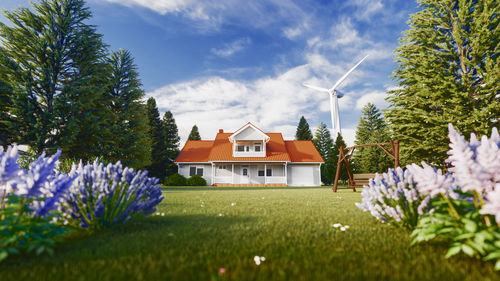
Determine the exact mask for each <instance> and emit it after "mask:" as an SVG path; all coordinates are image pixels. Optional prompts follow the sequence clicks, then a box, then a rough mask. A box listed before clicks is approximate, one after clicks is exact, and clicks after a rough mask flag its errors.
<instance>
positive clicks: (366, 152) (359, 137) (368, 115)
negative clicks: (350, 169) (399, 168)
mask: <svg viewBox="0 0 500 281" xmlns="http://www.w3.org/2000/svg"><path fill="white" fill-rule="evenodd" d="M362 112H363V116H362V117H361V118H360V119H359V124H358V127H357V128H356V140H355V144H356V145H359V144H367V143H380V142H388V141H389V134H388V129H387V125H386V123H385V121H384V119H383V117H382V114H381V113H380V111H379V110H378V109H377V107H376V106H375V105H374V104H372V103H368V104H367V105H365V106H364V107H363V111H362ZM354 159H355V160H354V162H355V165H356V172H360V173H376V172H378V173H381V172H386V171H387V169H388V168H390V167H392V166H393V165H394V164H393V161H392V158H390V156H389V155H387V153H385V152H384V151H383V150H382V149H380V148H379V147H376V146H370V147H361V148H357V149H356V150H355V151H354Z"/></svg>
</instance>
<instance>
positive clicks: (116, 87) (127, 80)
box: [107, 49, 151, 168]
mask: <svg viewBox="0 0 500 281" xmlns="http://www.w3.org/2000/svg"><path fill="white" fill-rule="evenodd" d="M108 63H109V65H110V69H111V71H110V76H109V80H110V81H109V85H110V86H109V89H108V91H107V94H108V97H107V98H108V100H109V106H110V107H111V109H112V111H113V113H114V114H115V118H116V121H115V122H114V123H113V124H112V125H111V124H110V126H112V128H111V130H112V132H113V135H114V136H115V145H114V147H112V150H111V151H112V154H111V155H110V156H111V157H113V159H112V160H113V161H117V160H121V161H122V162H123V163H124V164H125V165H126V166H131V167H134V168H144V167H146V166H149V165H150V164H151V141H150V138H149V121H148V119H147V114H146V110H145V105H144V104H143V102H142V101H141V100H142V99H143V98H144V91H143V90H142V88H141V87H142V84H141V81H140V80H139V73H138V72H137V66H136V65H135V64H134V59H133V58H132V55H131V54H130V52H128V51H125V50H123V49H120V50H119V51H115V52H113V53H112V54H111V55H110V57H109V59H108Z"/></svg>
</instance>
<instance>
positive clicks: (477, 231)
mask: <svg viewBox="0 0 500 281" xmlns="http://www.w3.org/2000/svg"><path fill="white" fill-rule="evenodd" d="M449 138H450V148H451V149H450V151H449V152H448V154H449V155H450V156H449V158H448V159H447V162H448V163H449V164H450V165H451V168H450V172H451V173H447V174H443V173H442V172H441V171H440V170H436V169H434V168H432V167H431V166H429V165H427V164H426V163H422V167H420V166H418V165H416V164H413V165H411V166H409V169H410V170H411V172H412V173H413V174H414V177H415V180H416V181H417V189H418V190H419V192H420V193H422V194H427V195H428V196H430V197H431V198H432V199H431V202H430V207H431V208H432V212H429V213H427V214H425V215H424V216H423V217H422V219H421V220H420V221H419V223H418V226H417V228H416V229H415V231H414V232H413V233H412V236H413V237H414V240H413V244H414V243H418V242H422V241H428V240H431V239H434V238H438V237H439V238H442V239H446V240H448V241H450V249H449V251H448V253H447V255H446V256H447V257H450V256H453V255H455V254H458V253H460V252H464V253H465V254H466V255H468V256H476V257H481V256H482V257H484V259H485V260H496V265H495V269H497V270H500V136H499V135H498V131H497V129H496V128H493V131H492V134H491V138H490V139H488V138H487V137H486V136H483V137H482V139H481V141H479V140H477V138H476V136H475V135H474V134H471V140H470V143H468V142H467V141H465V139H464V138H463V137H462V136H461V135H460V133H459V132H457V131H456V130H455V129H454V128H453V126H451V124H450V125H449Z"/></svg>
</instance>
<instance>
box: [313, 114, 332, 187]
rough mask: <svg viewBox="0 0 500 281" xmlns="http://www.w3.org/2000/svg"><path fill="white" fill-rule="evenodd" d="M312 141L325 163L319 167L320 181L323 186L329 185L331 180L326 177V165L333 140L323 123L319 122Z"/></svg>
mask: <svg viewBox="0 0 500 281" xmlns="http://www.w3.org/2000/svg"><path fill="white" fill-rule="evenodd" d="M312 141H313V143H314V146H315V147H316V149H317V150H318V152H319V154H320V155H321V157H323V160H324V161H325V164H323V165H321V181H322V182H323V183H324V184H331V182H332V179H331V177H329V176H328V172H327V166H326V163H327V162H328V158H329V156H330V153H331V151H332V149H333V140H332V137H331V135H330V130H328V128H327V127H326V125H325V123H323V122H321V123H320V124H319V126H318V129H316V132H314V139H313V140H312Z"/></svg>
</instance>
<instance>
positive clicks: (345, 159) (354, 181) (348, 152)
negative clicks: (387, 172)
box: [333, 140, 399, 192]
mask: <svg viewBox="0 0 500 281" xmlns="http://www.w3.org/2000/svg"><path fill="white" fill-rule="evenodd" d="M367 146H377V147H379V148H380V149H382V150H383V151H384V152H385V153H387V155H389V156H391V157H392V158H393V159H394V168H397V167H399V140H394V141H393V140H390V141H389V142H382V143H367V144H360V145H354V146H350V147H345V148H344V147H343V146H341V147H340V148H339V160H338V162H337V173H336V174H335V181H334V186H333V192H337V186H338V183H339V176H340V168H341V167H340V165H342V163H345V166H346V168H347V174H348V176H349V183H348V186H347V188H352V191H354V192H356V186H363V184H367V183H368V180H369V179H370V178H373V177H374V176H375V174H354V177H353V175H352V173H351V171H350V170H349V162H350V161H351V157H352V155H353V153H354V150H355V149H356V148H359V147H367ZM387 146H389V147H390V150H389V149H388V148H387Z"/></svg>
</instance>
